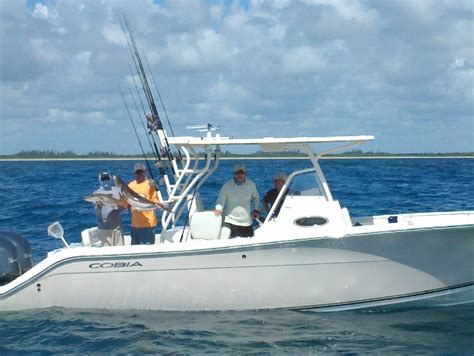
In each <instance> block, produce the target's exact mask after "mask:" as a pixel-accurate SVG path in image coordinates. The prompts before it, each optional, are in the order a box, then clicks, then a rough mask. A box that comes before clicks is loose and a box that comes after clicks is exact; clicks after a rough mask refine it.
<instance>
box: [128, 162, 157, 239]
mask: <svg viewBox="0 0 474 356" xmlns="http://www.w3.org/2000/svg"><path fill="white" fill-rule="evenodd" d="M133 172H134V173H135V180H133V181H131V182H130V183H129V184H128V187H129V188H130V189H131V190H133V191H134V192H136V193H138V194H139V195H141V196H142V197H144V198H146V199H148V200H150V201H152V202H153V203H159V200H158V197H157V196H156V183H155V182H154V181H153V180H152V179H148V178H147V176H146V169H145V166H144V165H143V164H142V163H136V164H135V165H134V166H133ZM156 225H158V220H157V219H156V214H155V211H154V210H147V211H138V210H136V209H133V208H132V229H131V234H130V235H131V237H132V245H141V244H154V243H155V227H156Z"/></svg>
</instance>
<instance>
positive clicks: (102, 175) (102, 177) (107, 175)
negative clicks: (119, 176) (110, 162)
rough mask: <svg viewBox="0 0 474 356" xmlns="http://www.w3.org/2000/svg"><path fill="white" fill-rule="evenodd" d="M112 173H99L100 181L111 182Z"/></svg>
mask: <svg viewBox="0 0 474 356" xmlns="http://www.w3.org/2000/svg"><path fill="white" fill-rule="evenodd" d="M110 179H111V177H110V173H109V172H107V171H102V172H100V173H99V181H104V180H110Z"/></svg>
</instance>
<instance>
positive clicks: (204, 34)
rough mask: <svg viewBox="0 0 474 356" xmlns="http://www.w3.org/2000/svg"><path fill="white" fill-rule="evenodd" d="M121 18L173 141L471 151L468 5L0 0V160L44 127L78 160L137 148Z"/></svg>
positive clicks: (472, 62)
mask: <svg viewBox="0 0 474 356" xmlns="http://www.w3.org/2000/svg"><path fill="white" fill-rule="evenodd" d="M122 13H125V14H127V16H128V17H129V20H130V23H131V24H132V26H133V29H134V31H135V37H136V40H137V43H138V45H139V48H140V49H143V50H144V52H145V53H146V55H147V57H148V60H149V61H150V65H151V66H152V69H153V72H154V74H155V76H156V78H157V81H158V85H159V87H160V90H161V94H162V96H163V99H164V101H165V105H166V107H167V110H168V114H169V115H170V118H171V120H172V122H173V123H174V124H175V126H176V127H175V128H176V131H177V132H178V134H189V133H188V132H186V131H184V126H185V125H186V124H193V123H206V122H211V123H214V124H216V125H221V126H222V133H223V135H231V136H235V137H238V136H240V137H245V136H253V137H255V136H257V135H260V136H270V135H271V136H297V135H312V134H314V135H326V134H327V135H331V134H361V133H364V134H365V133H369V134H375V135H376V136H378V140H377V141H376V142H375V143H374V145H375V146H374V147H373V149H377V147H380V148H381V149H384V150H391V151H401V150H405V151H410V150H411V151H430V150H434V151H439V150H445V151H455V150H459V151H462V150H464V151H469V150H474V143H473V142H474V138H473V137H472V136H473V133H472V132H473V127H472V125H473V124H472V123H473V122H474V118H473V115H474V114H473V109H472V102H473V101H474V90H473V86H472V83H473V81H474V67H473V66H474V39H473V36H472V31H473V28H474V23H473V20H472V16H471V15H472V1H471V0H467V1H456V2H452V1H448V0H435V1H428V0H427V1H421V2H419V1H411V0H398V1H375V2H367V1H363V0H359V1H357V0H347V1H343V0H331V1H329V0H304V1H291V0H274V1H269V0H251V1H250V2H249V3H248V6H247V4H245V6H242V5H241V3H240V2H239V1H233V2H231V3H229V2H226V1H213V2H211V3H208V2H206V1H204V0H202V1H201V0H193V1H187V0H183V1H165V2H163V3H162V2H159V3H158V4H157V3H155V2H154V1H152V0H136V1H133V2H132V1H128V0H114V1H108V0H104V1H81V2H78V3H74V2H69V1H63V0H58V1H54V2H46V3H45V4H41V3H39V1H38V3H37V4H34V6H32V7H31V8H28V7H27V5H26V4H25V3H24V2H20V1H13V2H9V1H6V0H4V1H0V36H1V37H0V45H1V51H0V70H1V77H0V89H1V93H2V95H1V96H0V120H2V122H1V124H2V131H1V133H0V134H1V137H0V140H1V141H2V147H1V148H0V150H4V151H12V152H15V151H18V150H20V149H22V148H24V146H22V145H23V144H24V143H25V142H29V144H30V145H33V144H36V145H37V148H42V147H46V146H47V145H50V143H49V142H48V138H47V132H48V131H47V130H50V131H51V130H54V132H56V135H57V136H56V137H57V138H58V141H57V142H58V145H61V146H60V147H62V149H73V150H76V151H78V152H79V151H82V152H84V151H85V152H87V151H90V150H94V149H97V147H93V146H94V145H95V141H94V140H85V139H83V137H84V136H85V137H99V135H100V139H101V140H102V145H110V147H111V150H112V149H113V148H115V147H118V146H117V142H120V143H121V145H122V146H120V147H121V148H120V149H121V150H125V151H126V150H127V147H135V146H136V144H135V143H134V139H133V136H132V135H130V131H129V129H128V128H129V122H128V118H127V114H126V112H125V110H124V107H123V104H122V102H121V98H120V96H119V94H118V89H117V82H120V83H121V84H122V85H123V86H124V88H125V89H126V90H128V87H130V86H131V88H132V91H133V92H134V91H135V89H134V87H133V82H131V80H130V79H131V77H130V73H129V69H128V63H129V62H130V57H129V51H128V49H127V47H126V41H125V38H124V37H123V34H122V31H121V29H120V26H119V24H118V19H117V16H118V15H119V14H122ZM152 86H153V85H152ZM155 99H157V98H155ZM157 101H158V100H157ZM133 110H134V109H133ZM448 119H449V122H450V125H446V120H448ZM26 121H27V122H28V123H29V125H28V128H27V129H24V128H23V129H19V126H18V123H24V122H26ZM427 127H429V128H430V129H425V128H427ZM440 128H443V129H442V130H443V133H444V134H445V136H447V137H449V140H445V143H444V144H443V147H440V146H439V145H438V144H437V143H436V142H437V141H436V140H437V138H438V137H439V135H438V134H436V133H435V132H436V129H440ZM269 130H270V131H269ZM38 132H44V135H38V134H37V133H38ZM104 132H105V134H104ZM13 134H14V135H15V136H14V135H13ZM420 134H423V135H425V136H424V139H423V140H422V142H421V143H420ZM59 137H60V138H61V139H59ZM393 137H403V138H404V141H403V144H402V141H401V140H397V139H393ZM68 145H70V146H68ZM377 145H379V146H377ZM48 147H49V146H48ZM30 148H33V147H30ZM102 148H103V147H102ZM0 153H3V152H0Z"/></svg>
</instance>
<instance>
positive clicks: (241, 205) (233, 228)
mask: <svg viewBox="0 0 474 356" xmlns="http://www.w3.org/2000/svg"><path fill="white" fill-rule="evenodd" d="M251 204H253V211H252V210H250V209H251ZM259 207H260V196H259V194H258V191H257V187H256V186H255V183H254V182H252V181H251V180H250V179H247V168H246V167H245V166H244V165H243V164H238V165H236V166H235V167H234V178H233V179H232V180H230V181H228V182H227V183H225V184H224V185H223V186H222V188H221V190H220V192H219V197H218V198H217V202H216V207H215V210H214V213H215V214H216V215H224V224H225V226H226V227H228V228H229V229H230V238H233V237H237V236H240V237H252V236H253V227H252V219H258V217H259V216H260V213H259V210H258V209H259ZM251 211H252V213H250V212H251Z"/></svg>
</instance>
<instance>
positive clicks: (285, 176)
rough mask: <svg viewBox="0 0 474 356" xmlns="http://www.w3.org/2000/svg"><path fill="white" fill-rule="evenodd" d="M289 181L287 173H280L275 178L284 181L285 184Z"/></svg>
mask: <svg viewBox="0 0 474 356" xmlns="http://www.w3.org/2000/svg"><path fill="white" fill-rule="evenodd" d="M287 179H288V176H287V175H286V174H285V173H278V174H275V175H274V176H273V180H282V181H283V182H286V180H287Z"/></svg>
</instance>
